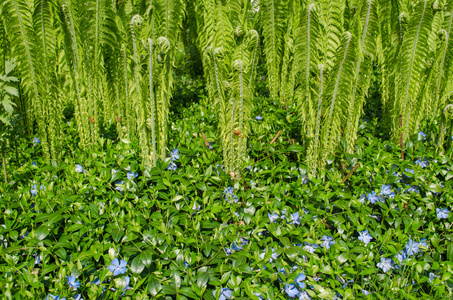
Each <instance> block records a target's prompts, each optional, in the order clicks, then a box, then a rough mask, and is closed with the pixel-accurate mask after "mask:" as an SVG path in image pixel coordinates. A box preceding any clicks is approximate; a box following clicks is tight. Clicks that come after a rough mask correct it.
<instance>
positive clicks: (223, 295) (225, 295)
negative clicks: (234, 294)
mask: <svg viewBox="0 0 453 300" xmlns="http://www.w3.org/2000/svg"><path fill="white" fill-rule="evenodd" d="M212 296H214V298H215V291H212ZM226 299H231V290H230V288H220V296H219V298H218V299H217V300H226Z"/></svg>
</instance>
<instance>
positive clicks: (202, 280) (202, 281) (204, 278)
mask: <svg viewBox="0 0 453 300" xmlns="http://www.w3.org/2000/svg"><path fill="white" fill-rule="evenodd" d="M208 281H209V274H208V273H201V275H200V276H198V279H197V285H198V287H199V288H200V289H202V288H203V287H204V286H206V284H207V283H208Z"/></svg>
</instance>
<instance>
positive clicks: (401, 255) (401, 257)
mask: <svg viewBox="0 0 453 300" xmlns="http://www.w3.org/2000/svg"><path fill="white" fill-rule="evenodd" d="M395 258H396V259H397V260H398V261H399V262H400V264H402V263H403V262H404V261H405V260H406V258H407V255H406V252H404V251H400V252H398V253H397V254H396V255H395Z"/></svg>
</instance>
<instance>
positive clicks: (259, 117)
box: [255, 115, 263, 121]
mask: <svg viewBox="0 0 453 300" xmlns="http://www.w3.org/2000/svg"><path fill="white" fill-rule="evenodd" d="M255 119H257V120H258V121H259V120H262V119H263V117H262V116H260V115H258V116H256V117H255Z"/></svg>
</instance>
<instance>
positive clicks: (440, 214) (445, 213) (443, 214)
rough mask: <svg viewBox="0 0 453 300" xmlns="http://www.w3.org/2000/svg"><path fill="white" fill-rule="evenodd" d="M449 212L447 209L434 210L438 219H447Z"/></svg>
mask: <svg viewBox="0 0 453 300" xmlns="http://www.w3.org/2000/svg"><path fill="white" fill-rule="evenodd" d="M449 212H450V211H449V210H448V208H436V214H437V218H438V219H447V218H448V213H449Z"/></svg>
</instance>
